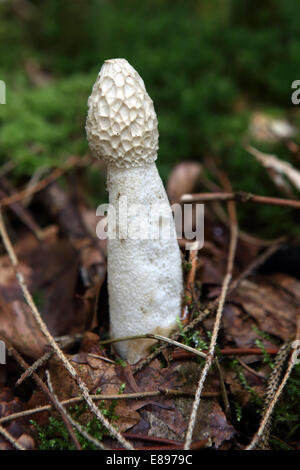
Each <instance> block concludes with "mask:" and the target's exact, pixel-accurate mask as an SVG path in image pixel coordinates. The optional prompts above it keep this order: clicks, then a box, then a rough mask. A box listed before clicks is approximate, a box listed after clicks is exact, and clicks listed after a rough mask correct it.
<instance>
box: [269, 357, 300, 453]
mask: <svg viewBox="0 0 300 470" xmlns="http://www.w3.org/2000/svg"><path fill="white" fill-rule="evenodd" d="M299 403H300V364H297V365H296V366H295V367H294V370H293V373H292V375H291V377H290V379H289V381H288V383H287V384H286V386H285V389H284V391H283V393H282V396H281V398H280V400H279V402H278V403H277V405H276V408H275V411H274V416H273V420H272V431H271V434H272V435H274V436H276V437H278V438H280V439H281V440H282V441H284V442H287V443H289V442H299V439H300V407H299ZM272 443H273V447H274V449H281V448H282V445H284V443H283V444H282V443H280V442H278V441H277V440H273V441H272ZM287 447H288V446H287Z"/></svg>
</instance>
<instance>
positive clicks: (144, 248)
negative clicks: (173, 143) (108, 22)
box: [86, 59, 182, 363]
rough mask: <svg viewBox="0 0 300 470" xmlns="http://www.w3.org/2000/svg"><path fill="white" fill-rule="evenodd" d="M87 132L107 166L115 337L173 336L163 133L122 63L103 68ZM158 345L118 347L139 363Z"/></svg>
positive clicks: (173, 248)
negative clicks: (160, 166) (159, 162)
mask: <svg viewBox="0 0 300 470" xmlns="http://www.w3.org/2000/svg"><path fill="white" fill-rule="evenodd" d="M86 132H87V137H88V141H89V146H90V149H91V151H92V153H93V154H94V155H95V156H97V157H99V158H101V159H102V160H103V161H104V162H105V163H106V165H107V189H108V191H109V210H108V260H107V269H108V292H109V311H110V334H111V337H112V338H120V337H124V336H133V335H141V334H145V333H154V334H161V335H164V336H169V335H170V333H171V332H172V331H173V330H174V329H175V328H176V320H177V317H178V316H179V315H180V311H181V294H182V268H181V256H180V251H179V247H178V243H177V239H176V231H175V225H174V221H173V216H172V211H171V208H170V205H169V201H168V198H167V195H166V192H165V189H164V187H163V184H162V181H161V179H160V176H159V174H158V171H157V168H156V165H155V160H156V158H157V151H158V130H157V118H156V114H155V111H154V107H153V102H152V100H151V98H150V97H149V95H148V94H147V92H146V89H145V85H144V82H143V80H142V78H141V77H140V76H139V74H138V73H137V72H136V70H134V68H133V67H131V65H130V64H129V63H128V62H127V61H126V60H125V59H111V60H107V61H105V63H104V64H103V66H102V68H101V70H100V72H99V75H98V78H97V80H96V83H95V84H94V87H93V90H92V94H91V96H90V98H89V101H88V117H87V122H86ZM115 218H116V220H117V223H116V224H115ZM115 228H116V230H115ZM154 342H155V341H153V340H150V339H144V340H141V339H138V340H130V341H126V342H119V343H116V349H117V351H118V353H119V354H120V355H121V356H122V357H123V358H125V359H127V360H128V362H130V363H136V362H137V361H139V360H140V359H141V358H143V357H145V356H146V355H147V354H148V353H149V348H150V347H151V345H153V343H154Z"/></svg>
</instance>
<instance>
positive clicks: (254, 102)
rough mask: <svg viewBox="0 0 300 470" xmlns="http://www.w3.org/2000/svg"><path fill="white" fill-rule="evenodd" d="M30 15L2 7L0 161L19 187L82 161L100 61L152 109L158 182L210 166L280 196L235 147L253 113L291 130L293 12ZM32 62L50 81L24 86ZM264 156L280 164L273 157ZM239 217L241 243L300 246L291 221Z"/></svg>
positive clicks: (95, 5) (242, 209)
mask: <svg viewBox="0 0 300 470" xmlns="http://www.w3.org/2000/svg"><path fill="white" fill-rule="evenodd" d="M33 4H34V9H33V10H32V12H31V13H30V14H29V16H28V17H26V18H25V17H22V15H16V13H15V9H14V7H13V5H12V4H11V2H2V3H1V5H0V54H1V77H0V78H1V79H2V80H5V82H6V84H7V104H6V105H5V106H0V142H1V148H0V161H2V162H3V161H5V160H7V159H14V160H16V162H17V167H16V170H15V173H14V177H15V178H19V179H22V177H24V179H28V177H29V176H30V175H31V174H32V172H33V171H34V170H35V169H36V168H37V167H39V166H50V165H60V164H61V163H62V162H63V161H64V160H65V158H66V157H67V156H68V155H70V154H72V153H76V154H83V153H84V152H85V151H86V150H87V143H86V138H85V131H84V122H85V116H86V106H87V98H88V96H89V94H90V91H91V87H92V84H93V83H94V81H95V78H96V76H97V73H98V71H99V68H100V65H101V64H102V62H103V61H104V60H105V59H106V58H108V57H126V58H127V59H128V60H129V62H131V63H132V65H133V66H134V67H135V68H136V69H137V70H138V71H139V72H140V73H141V75H142V76H143V78H144V81H145V84H146V86H147V89H148V91H149V94H150V95H151V97H152V98H153V100H154V103H155V107H156V110H157V114H158V118H159V129H160V156H159V160H158V166H159V170H160V173H161V175H162V178H163V180H164V181H166V178H167V175H168V174H169V172H170V169H171V168H172V166H174V164H175V163H176V162H179V161H181V160H183V159H193V160H199V161H202V160H203V157H204V156H205V155H206V154H215V155H217V156H218V157H219V158H220V159H221V163H222V165H223V167H224V168H225V169H226V172H227V174H228V176H229V178H230V180H231V181H232V184H233V187H234V189H239V190H244V191H249V192H253V193H259V194H268V195H270V196H279V195H280V194H278V192H277V190H276V188H275V187H274V185H273V183H272V182H270V180H269V177H268V176H267V175H266V172H265V169H263V168H262V167H261V165H260V164H259V163H258V162H256V161H255V159H254V158H253V157H252V156H250V155H249V154H247V152H246V151H245V150H244V148H243V138H244V135H245V132H246V130H247V128H248V122H249V117H250V115H251V112H252V110H253V109H262V110H263V111H264V112H272V113H273V114H274V113H276V114H278V115H281V116H290V117H291V118H292V120H294V122H295V124H296V125H299V121H300V113H299V112H297V109H296V107H295V106H292V105H291V100H290V95H291V83H292V81H293V80H295V79H296V78H297V76H298V71H299V68H300V41H299V37H298V34H297V31H298V30H299V28H300V15H299V13H300V5H299V4H298V3H297V2H295V0H287V1H285V2H282V1H281V0H264V1H258V0H240V1H239V2H233V1H230V0H228V1H223V0H202V1H201V2H199V1H197V0H187V1H185V2H182V1H179V0H153V1H152V2H140V1H138V0H116V1H115V2H109V1H106V0H103V1H101V2H99V1H96V0H80V1H79V2H63V3H62V2H60V1H59V0H45V1H44V2H35V1H34V2H33ZM66 18H68V21H66ZM8 44H9V47H8ZM29 60H31V61H32V60H33V61H36V62H37V63H38V64H40V66H41V69H42V70H43V71H44V72H46V73H47V74H48V75H49V77H50V79H51V80H50V81H48V82H47V81H46V82H45V83H44V84H43V85H42V86H39V87H36V86H33V85H32V83H31V81H30V79H29V77H28V74H27V72H26V67H25V65H26V63H27V64H28V61H29ZM298 141H299V139H298ZM272 151H274V152H276V153H278V155H279V156H280V158H288V155H287V151H286V149H285V148H283V147H281V146H273V147H272ZM294 163H295V162H294ZM88 178H89V180H90V181H91V184H92V188H93V189H92V190H91V195H90V197H91V201H93V200H94V199H95V195H94V194H96V197H97V202H98V201H99V192H97V189H98V191H99V188H100V187H101V198H103V199H104V198H105V194H104V191H103V188H104V182H103V181H99V180H97V177H96V176H94V175H92V174H89V175H88ZM94 188H95V189H94ZM238 209H239V220H240V223H241V227H242V228H244V229H247V230H249V231H250V232H251V231H254V232H255V233H256V234H261V235H264V236H266V237H274V236H277V235H279V234H282V233H284V232H289V231H293V232H294V233H297V234H299V230H300V229H298V230H297V229H296V226H297V224H296V220H295V214H294V212H293V211H292V210H288V209H286V208H285V209H282V208H274V207H270V206H258V205H254V204H247V205H246V204H243V205H239V207H238ZM254 220H255V224H254V223H253V221H254Z"/></svg>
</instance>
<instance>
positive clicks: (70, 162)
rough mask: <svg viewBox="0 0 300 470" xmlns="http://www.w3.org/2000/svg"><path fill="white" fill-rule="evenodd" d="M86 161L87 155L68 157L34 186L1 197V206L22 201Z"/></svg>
mask: <svg viewBox="0 0 300 470" xmlns="http://www.w3.org/2000/svg"><path fill="white" fill-rule="evenodd" d="M88 162H90V159H89V157H87V156H85V157H76V156H72V157H69V158H68V159H67V161H66V163H65V164H64V166H63V167H62V168H55V169H54V170H53V171H52V172H51V173H50V174H49V175H48V176H46V177H45V178H43V179H42V180H40V181H39V182H38V183H36V184H35V185H34V186H31V187H27V188H25V189H23V190H22V191H19V192H18V193H15V194H12V195H11V196H6V197H3V198H2V199H1V200H0V205H1V206H2V207H4V206H10V205H11V204H14V203H15V202H19V201H22V200H23V199H26V198H27V197H29V196H32V195H33V194H35V193H38V192H39V191H41V190H42V189H45V188H46V187H47V186H49V184H51V183H53V182H54V181H56V180H57V179H58V178H60V177H61V176H62V175H63V174H64V173H66V172H67V171H69V170H70V169H71V168H73V167H74V166H76V165H86V164H87V163H88Z"/></svg>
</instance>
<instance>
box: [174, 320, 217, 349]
mask: <svg viewBox="0 0 300 470" xmlns="http://www.w3.org/2000/svg"><path fill="white" fill-rule="evenodd" d="M176 322H177V326H178V329H179V334H180V337H181V338H182V343H183V344H185V345H186V346H191V347H193V348H195V349H198V350H199V351H203V350H204V349H208V347H209V346H208V344H207V342H206V341H205V340H204V339H203V338H201V337H200V334H199V332H198V331H189V332H187V333H186V332H185V331H184V327H183V325H182V323H181V320H180V318H179V317H177V319H176Z"/></svg>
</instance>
